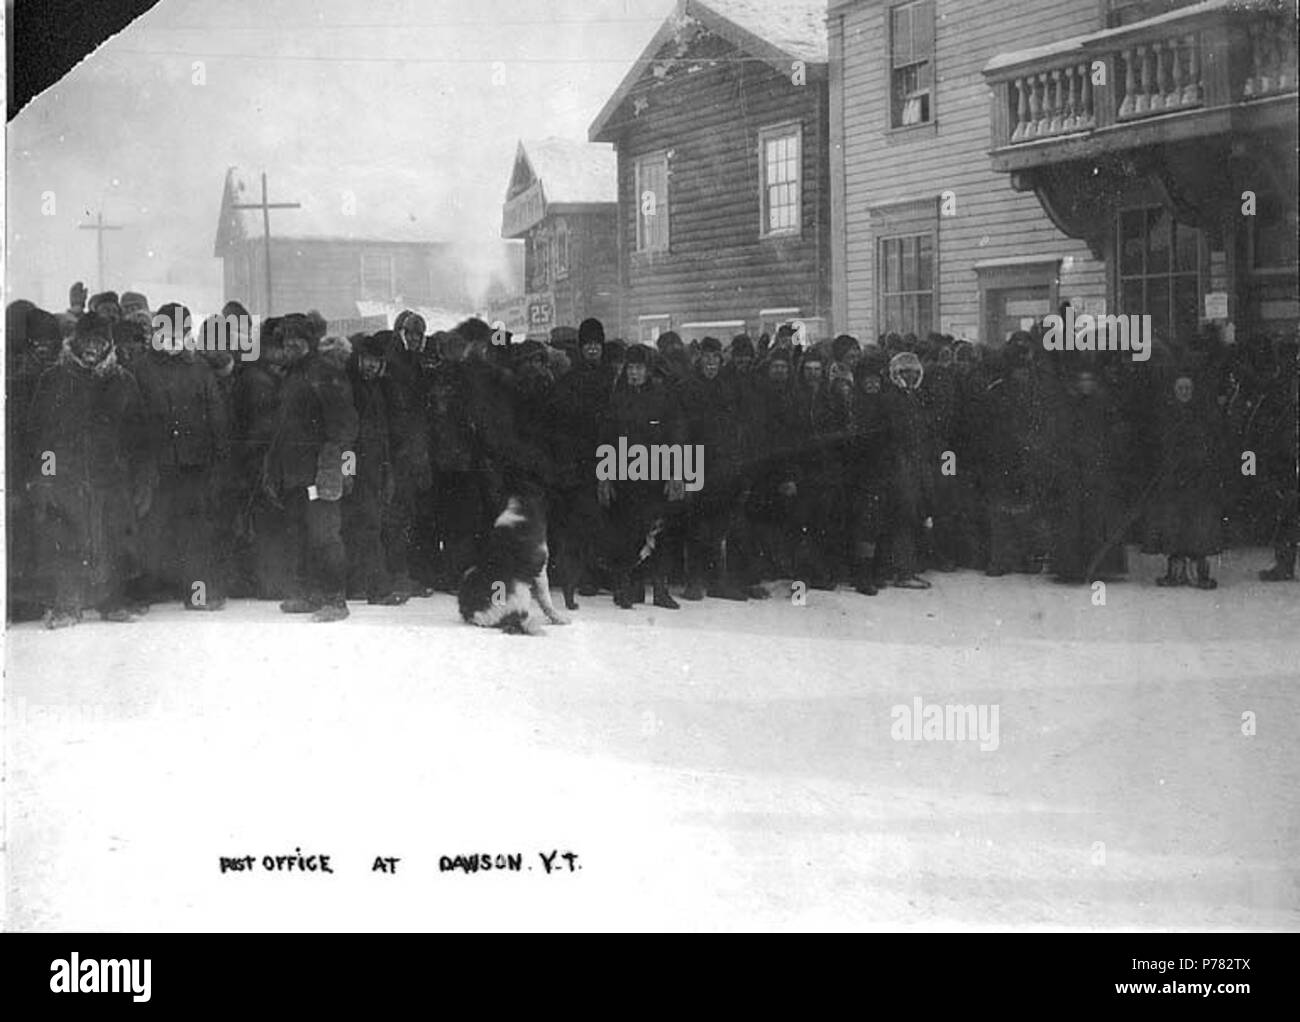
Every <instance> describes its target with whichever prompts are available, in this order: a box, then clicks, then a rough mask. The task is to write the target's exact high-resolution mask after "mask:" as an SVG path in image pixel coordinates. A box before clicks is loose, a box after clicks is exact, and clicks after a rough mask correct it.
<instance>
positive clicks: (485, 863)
mask: <svg viewBox="0 0 1300 1022" xmlns="http://www.w3.org/2000/svg"><path fill="white" fill-rule="evenodd" d="M537 859H538V862H537V863H534V862H533V861H532V859H531V857H528V858H525V855H524V853H522V852H497V853H495V854H493V853H490V852H475V853H472V854H470V855H440V856H438V860H437V861H438V872H439V873H491V872H494V871H495V872H501V873H531V872H533V871H534V870H535V869H536V867H537V866H538V865H540V867H541V868H540V870H538V872H542V874H543V875H544V876H550V875H551V874H553V873H577V872H578V871H579V870H581V869H582V866H581V864H580V863H579V862H578V853H577V852H571V851H561V850H560V849H558V848H553V849H551V851H550V852H538V853H537ZM218 860H219V861H218V868H219V869H220V871H221V872H222V873H256V872H263V873H333V872H334V866H333V864H332V863H331V861H330V856H328V855H319V854H312V855H304V854H303V852H302V849H301V848H295V849H294V850H293V854H292V855H262V856H257V855H233V856H226V855H222V856H218ZM401 861H402V857H401V856H400V855H376V856H375V858H374V861H373V862H372V863H371V865H370V872H372V873H387V874H388V875H390V876H392V875H395V874H396V873H397V865H398V863H400V862H401Z"/></svg>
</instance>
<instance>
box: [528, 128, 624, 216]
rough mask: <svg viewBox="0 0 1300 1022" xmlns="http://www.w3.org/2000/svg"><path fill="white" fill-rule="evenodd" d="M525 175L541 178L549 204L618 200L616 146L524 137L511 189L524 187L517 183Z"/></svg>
mask: <svg viewBox="0 0 1300 1022" xmlns="http://www.w3.org/2000/svg"><path fill="white" fill-rule="evenodd" d="M521 175H527V176H530V177H531V180H534V181H541V183H542V195H543V197H544V198H545V199H546V204H547V205H548V206H556V205H577V204H583V203H617V202H618V155H617V154H616V153H615V152H614V148H613V146H609V145H604V144H602V143H593V142H582V141H576V140H574V139H567V138H544V139H531V140H521V141H520V142H519V147H518V149H517V150H516V151H515V168H514V172H513V174H512V175H511V185H512V187H511V189H510V192H512V193H513V192H516V191H517V190H518V191H521V190H522V189H516V188H515V187H514V185H515V184H516V183H517V182H519V181H520V180H521ZM527 176H525V177H523V179H524V180H527V179H529V178H528V177H527ZM506 198H507V199H509V198H510V194H507V196H506Z"/></svg>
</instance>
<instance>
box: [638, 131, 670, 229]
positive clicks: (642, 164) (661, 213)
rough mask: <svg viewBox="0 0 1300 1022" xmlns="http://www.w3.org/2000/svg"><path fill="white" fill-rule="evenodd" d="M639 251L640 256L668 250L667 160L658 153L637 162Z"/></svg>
mask: <svg viewBox="0 0 1300 1022" xmlns="http://www.w3.org/2000/svg"><path fill="white" fill-rule="evenodd" d="M636 247H637V251H638V252H653V251H656V250H662V249H667V248H668V156H667V154H665V153H655V154H654V155H651V156H642V157H641V158H640V159H638V160H637V161H636Z"/></svg>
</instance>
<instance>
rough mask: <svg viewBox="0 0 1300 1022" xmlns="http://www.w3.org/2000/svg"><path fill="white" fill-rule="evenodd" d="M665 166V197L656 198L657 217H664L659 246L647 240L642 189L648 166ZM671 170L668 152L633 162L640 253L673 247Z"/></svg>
mask: <svg viewBox="0 0 1300 1022" xmlns="http://www.w3.org/2000/svg"><path fill="white" fill-rule="evenodd" d="M660 163H662V164H663V168H664V171H663V181H664V185H663V197H662V199H660V197H659V196H657V195H656V197H655V213H654V216H655V217H663V221H662V222H663V240H662V242H660V243H657V244H648V243H647V239H646V234H647V233H654V232H647V231H646V224H645V214H643V213H642V212H641V196H642V195H643V194H644V193H645V188H643V187H642V175H643V172H644V169H645V167H646V166H648V165H650V164H660ZM668 179H669V168H668V150H666V149H657V150H655V151H654V152H649V153H642V154H641V155H640V156H637V157H635V158H634V160H633V165H632V186H633V193H632V197H633V200H634V201H633V203H632V208H633V212H634V214H635V216H636V250H637V252H639V253H651V252H667V251H669V250H670V247H671V245H672V234H671V227H672V225H671V223H670V221H669V217H668V196H669V194H670V192H671V189H670V188H669V185H668Z"/></svg>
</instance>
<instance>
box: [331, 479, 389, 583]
mask: <svg viewBox="0 0 1300 1022" xmlns="http://www.w3.org/2000/svg"><path fill="white" fill-rule="evenodd" d="M383 520H384V505H383V499H382V497H381V496H380V494H379V493H378V492H377V491H376V490H375V489H374V488H373V487H371V486H369V485H366V484H365V482H363V481H362V480H358V481H357V486H356V488H355V489H354V490H353V491H352V492H351V493H350V494H348V495H347V496H346V497H344V498H343V538H344V546H345V547H346V549H347V557H348V591H349V593H350V594H352V595H356V596H365V597H367V598H377V597H381V596H386V595H387V594H388V592H389V591H390V590H391V588H392V576H391V575H390V574H389V571H388V566H387V564H386V563H385V559H384V545H383V542H382V541H381V535H382V528H381V526H382V523H383Z"/></svg>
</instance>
